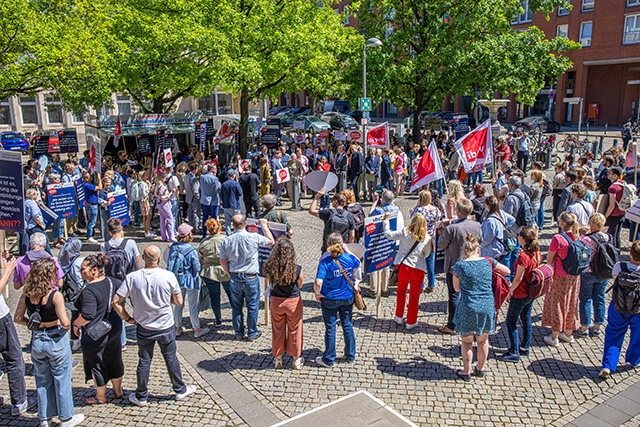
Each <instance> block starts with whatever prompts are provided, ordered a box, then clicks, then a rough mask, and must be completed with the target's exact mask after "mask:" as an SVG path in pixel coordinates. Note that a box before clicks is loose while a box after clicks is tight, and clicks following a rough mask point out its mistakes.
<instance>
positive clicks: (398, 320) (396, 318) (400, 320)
mask: <svg viewBox="0 0 640 427" xmlns="http://www.w3.org/2000/svg"><path fill="white" fill-rule="evenodd" d="M393 321H394V322H396V324H398V325H400V326H403V325H404V319H403V318H402V317H398V316H395V317H394V318H393Z"/></svg>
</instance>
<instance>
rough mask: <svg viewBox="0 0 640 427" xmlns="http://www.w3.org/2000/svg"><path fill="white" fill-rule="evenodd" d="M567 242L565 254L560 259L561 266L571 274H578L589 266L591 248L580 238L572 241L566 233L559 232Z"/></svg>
mask: <svg viewBox="0 0 640 427" xmlns="http://www.w3.org/2000/svg"><path fill="white" fill-rule="evenodd" d="M560 236H562V237H564V238H565V239H566V240H567V243H569V248H568V250H567V256H566V257H565V258H564V259H561V261H562V268H564V271H566V273H567V274H569V275H571V276H580V275H581V274H583V273H584V272H585V271H587V268H589V258H590V257H591V248H590V247H589V245H587V244H586V243H585V242H583V241H582V240H580V239H576V240H575V241H572V240H571V239H570V238H569V236H568V235H567V233H560Z"/></svg>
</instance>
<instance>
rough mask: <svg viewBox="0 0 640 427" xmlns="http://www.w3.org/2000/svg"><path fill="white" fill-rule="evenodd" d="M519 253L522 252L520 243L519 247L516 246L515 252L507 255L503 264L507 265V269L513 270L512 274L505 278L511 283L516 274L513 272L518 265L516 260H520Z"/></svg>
mask: <svg viewBox="0 0 640 427" xmlns="http://www.w3.org/2000/svg"><path fill="white" fill-rule="evenodd" d="M518 252H520V243H518V246H516V248H515V250H514V251H513V252H509V253H507V255H506V256H505V258H504V260H502V264H504V265H506V266H507V267H509V270H511V274H509V275H508V276H505V277H506V278H507V280H508V281H509V283H511V282H513V276H514V273H515V272H514V271H513V270H514V268H513V265H514V264H515V263H516V260H517V259H518Z"/></svg>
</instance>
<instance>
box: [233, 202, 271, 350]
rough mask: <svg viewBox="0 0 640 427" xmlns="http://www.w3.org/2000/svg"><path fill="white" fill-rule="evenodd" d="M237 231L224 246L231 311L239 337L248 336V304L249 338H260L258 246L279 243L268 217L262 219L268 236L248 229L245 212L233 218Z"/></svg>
mask: <svg viewBox="0 0 640 427" xmlns="http://www.w3.org/2000/svg"><path fill="white" fill-rule="evenodd" d="M232 222H233V229H234V232H233V234H230V235H228V236H227V237H226V238H225V239H224V241H223V242H222V245H221V246H220V265H221V266H222V268H223V269H224V271H225V273H227V274H228V275H229V277H230V278H231V286H230V290H231V311H232V316H233V329H234V331H235V334H236V338H238V339H242V338H243V337H244V332H245V325H244V316H243V313H242V306H243V304H244V302H245V301H246V304H247V338H248V339H249V341H255V340H257V339H258V338H259V337H260V336H261V335H262V332H261V331H259V330H258V310H259V306H260V279H259V278H258V271H259V264H258V248H260V247H267V246H273V244H274V243H275V242H274V240H273V235H272V234H271V230H269V226H268V223H267V220H266V219H264V218H261V219H260V227H261V228H262V232H263V233H264V236H261V235H260V234H258V233H249V232H248V231H247V220H246V218H245V216H244V215H242V214H236V215H234V217H233V218H232Z"/></svg>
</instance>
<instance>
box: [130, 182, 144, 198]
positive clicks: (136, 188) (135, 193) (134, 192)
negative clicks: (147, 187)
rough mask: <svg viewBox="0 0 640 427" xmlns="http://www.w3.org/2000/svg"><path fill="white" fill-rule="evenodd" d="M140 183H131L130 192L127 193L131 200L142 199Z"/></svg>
mask: <svg viewBox="0 0 640 427" xmlns="http://www.w3.org/2000/svg"><path fill="white" fill-rule="evenodd" d="M140 184H141V182H140V181H136V182H134V183H133V185H131V194H130V195H129V198H130V199H131V201H132V202H139V201H140V200H142V189H141V188H140Z"/></svg>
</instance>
